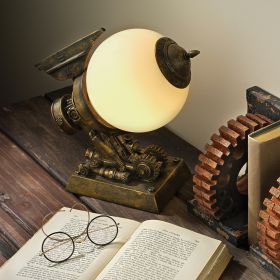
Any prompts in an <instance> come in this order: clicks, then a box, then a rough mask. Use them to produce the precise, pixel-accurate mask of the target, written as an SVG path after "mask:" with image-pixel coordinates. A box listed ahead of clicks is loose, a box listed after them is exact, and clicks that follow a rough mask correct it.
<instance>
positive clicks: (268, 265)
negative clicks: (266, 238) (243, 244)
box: [250, 245, 280, 279]
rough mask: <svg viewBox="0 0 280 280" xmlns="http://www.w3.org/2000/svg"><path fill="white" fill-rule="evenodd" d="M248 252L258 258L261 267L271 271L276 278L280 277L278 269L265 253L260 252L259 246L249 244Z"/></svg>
mask: <svg viewBox="0 0 280 280" xmlns="http://www.w3.org/2000/svg"><path fill="white" fill-rule="evenodd" d="M250 252H251V254H252V255H253V256H255V257H256V258H257V259H258V261H259V263H260V264H261V265H262V267H263V268H265V269H266V270H267V271H269V272H270V273H272V274H273V275H274V276H275V277H276V279H280V269H279V268H278V267H277V266H276V265H275V264H274V263H273V262H272V261H271V260H270V259H269V258H268V257H267V256H266V255H265V254H263V253H262V251H261V250H260V248H259V246H257V245H254V246H250Z"/></svg>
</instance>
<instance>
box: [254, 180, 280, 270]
mask: <svg viewBox="0 0 280 280" xmlns="http://www.w3.org/2000/svg"><path fill="white" fill-rule="evenodd" d="M277 181H278V185H279V186H278V188H275V187H272V188H271V189H270V191H269V193H270V194H271V195H272V196H271V198H265V200H264V202H263V205H264V206H265V207H266V209H265V210H261V211H260V213H259V217H260V218H261V220H260V221H259V222H257V228H258V232H257V238H258V241H259V246H260V249H261V250H262V252H263V253H264V254H265V255H267V256H268V257H269V259H270V260H271V261H272V262H273V263H274V264H275V265H277V266H278V267H280V178H279V179H278V180H277Z"/></svg>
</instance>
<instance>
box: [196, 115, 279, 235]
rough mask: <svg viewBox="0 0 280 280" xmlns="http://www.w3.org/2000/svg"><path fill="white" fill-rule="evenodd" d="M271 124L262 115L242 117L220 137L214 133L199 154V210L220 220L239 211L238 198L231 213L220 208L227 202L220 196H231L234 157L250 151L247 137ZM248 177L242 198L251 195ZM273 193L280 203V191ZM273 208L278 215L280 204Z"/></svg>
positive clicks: (222, 130)
mask: <svg viewBox="0 0 280 280" xmlns="http://www.w3.org/2000/svg"><path fill="white" fill-rule="evenodd" d="M270 123H272V121H271V120H270V119H268V118H266V117H264V116H262V115H259V114H257V115H254V114H250V113H249V114H247V115H246V116H238V117H237V119H236V120H233V119H231V120H229V121H228V123H227V125H228V126H221V127H220V128H219V134H216V133H214V134H213V135H212V136H211V144H206V145H205V153H204V154H200V155H199V158H198V159H199V163H198V164H197V165H196V166H195V175H194V176H193V183H194V186H193V193H194V196H195V198H196V200H197V202H198V205H199V207H201V209H203V211H205V212H206V213H207V214H209V215H210V216H212V217H214V218H215V219H217V220H220V219H222V218H223V217H224V216H225V215H227V214H228V213H229V212H230V211H232V210H234V209H235V208H238V203H239V201H237V200H238V199H236V201H233V202H234V203H233V205H232V207H231V208H230V209H229V210H228V209H227V210H223V209H224V208H223V207H220V206H222V203H223V200H222V198H221V196H220V195H219V194H220V193H224V192H225V194H226V195H229V194H230V193H231V189H230V186H231V185H230V181H232V180H231V179H228V178H230V176H232V175H231V174H230V171H229V168H230V166H231V160H232V158H233V159H234V160H236V159H235V158H234V155H235V156H236V152H238V153H240V149H242V150H241V152H242V151H243V150H244V149H246V147H247V137H248V134H249V133H250V132H253V131H256V130H257V129H259V128H261V127H263V126H266V125H268V124H270ZM244 151H245V150H244ZM246 156H247V153H246V152H243V153H242V157H246ZM245 159H246V158H245ZM245 159H244V160H245ZM226 164H227V165H226ZM224 167H226V168H224ZM246 178H247V177H244V176H243V177H241V178H240V180H238V182H237V184H236V187H237V189H238V190H239V191H240V196H241V195H246V194H247V188H248V185H247V184H246ZM223 179H224V180H223ZM225 179H227V180H225ZM233 179H234V178H233ZM242 180H243V181H242ZM222 181H223V182H224V183H222ZM279 183H280V180H279ZM219 184H220V185H219ZM241 187H242V188H241ZM273 191H274V193H277V195H276V196H277V199H278V198H279V201H280V190H279V191H278V190H273ZM276 196H275V197H276ZM275 199H276V198H275ZM273 203H274V202H273ZM277 205H278V204H277ZM273 207H274V208H273V209H278V210H277V211H278V212H276V211H275V213H280V203H279V208H278V206H277V207H276V206H273ZM273 217H274V216H273ZM274 218H275V217H274ZM270 220H271V223H272V224H273V225H274V226H275V225H276V224H277V222H276V220H273V218H270ZM279 227H280V225H279ZM274 233H275V232H274ZM271 234H272V230H271ZM275 234H276V233H275ZM272 235H273V234H272Z"/></svg>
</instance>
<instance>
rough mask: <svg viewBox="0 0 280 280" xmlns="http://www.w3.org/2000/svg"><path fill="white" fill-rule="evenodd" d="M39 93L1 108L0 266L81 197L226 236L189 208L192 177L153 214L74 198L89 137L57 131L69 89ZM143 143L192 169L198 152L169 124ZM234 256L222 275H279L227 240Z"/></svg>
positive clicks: (125, 213) (118, 212) (117, 211)
mask: <svg viewBox="0 0 280 280" xmlns="http://www.w3.org/2000/svg"><path fill="white" fill-rule="evenodd" d="M69 90H70V89H69V88H65V89H63V90H60V91H58V92H54V93H51V94H48V95H46V96H39V97H36V98H32V99H30V100H27V101H23V102H20V103H17V104H14V105H11V106H5V107H2V108H0V179H1V180H0V193H5V194H6V195H8V196H9V199H7V200H4V199H3V195H2V196H1V194H0V265H2V264H3V263H4V262H5V261H7V260H8V259H9V258H10V257H11V256H12V255H13V254H14V253H15V252H16V251H17V250H18V249H19V248H20V247H21V246H22V245H23V244H24V243H25V242H26V241H27V240H28V239H29V238H30V237H31V236H32V235H33V234H34V233H35V232H36V231H37V230H38V229H39V228H40V227H41V223H42V219H43V217H44V216H45V215H46V214H48V213H49V212H50V211H56V210H58V209H59V208H61V207H62V206H68V207H71V206H72V205H73V204H74V203H75V202H76V201H82V202H83V203H84V204H85V205H87V206H88V208H89V209H90V210H91V211H93V212H98V213H104V214H109V215H115V216H119V217H125V218H129V219H134V220H137V221H140V222H141V221H144V220H147V219H159V220H164V221H167V222H171V223H173V224H176V225H179V226H182V227H184V228H188V229H190V230H194V231H196V232H199V233H202V234H205V235H207V236H210V237H214V238H217V239H220V240H223V238H222V237H221V236H219V235H218V234H217V233H216V232H214V231H212V230H211V229H210V228H208V227H207V226H206V225H204V224H203V223H202V222H201V221H199V220H198V219H197V218H196V217H194V216H192V215H191V214H190V213H188V211H187V206H186V203H185V200H186V199H188V198H189V197H190V195H191V188H192V183H191V180H189V181H188V182H187V184H186V186H185V187H183V188H182V189H181V190H180V191H179V192H178V194H177V196H175V197H174V198H173V199H172V200H171V201H170V202H169V203H168V205H167V206H166V207H165V209H164V210H163V211H162V213H161V214H159V215H158V214H152V213H148V212H144V211H141V210H137V209H132V208H128V207H125V206H121V205H117V204H113V203H109V202H105V201H101V200H97V199H94V198H88V197H84V196H75V195H73V194H71V193H68V192H66V191H65V190H64V186H65V185H66V183H67V179H68V177H69V175H70V174H71V173H72V172H73V171H74V170H75V168H76V166H77V164H78V163H79V162H80V161H81V160H82V159H83V155H84V151H85V149H86V147H88V146H90V143H89V139H88V138H87V137H86V135H84V134H83V133H79V134H76V135H73V136H69V135H65V134H63V133H62V132H60V131H59V130H58V128H57V127H56V125H55V124H54V122H53V121H52V119H51V115H50V104H51V103H50V101H51V100H52V99H53V98H55V97H56V96H58V95H60V94H63V93H65V92H68V91H69ZM137 138H138V139H139V141H140V142H141V143H143V144H147V143H154V144H160V145H161V146H163V147H164V148H165V149H166V151H168V152H169V153H170V154H172V155H174V156H178V157H182V158H184V159H185V161H186V163H187V165H188V167H189V168H190V170H191V171H193V168H194V166H195V164H196V161H197V156H198V154H199V151H198V150H197V149H196V148H194V147H193V146H191V145H190V144H188V143H186V142H185V141H183V140H182V139H180V138H179V137H178V136H176V135H175V134H173V133H172V132H170V131H169V130H168V129H166V128H162V129H159V130H157V131H154V132H152V133H147V134H142V135H137ZM223 241H224V242H225V243H226V244H227V245H228V247H229V250H230V252H231V254H232V255H233V256H234V260H233V261H232V262H231V263H230V265H229V266H228V267H227V269H226V270H225V272H224V274H223V276H222V279H244V280H245V279H246V280H250V279H252V280H261V279H274V278H273V276H272V275H271V274H270V273H268V272H267V271H265V270H264V269H263V268H262V267H261V266H260V264H259V263H258V261H257V260H256V259H255V258H254V257H253V256H252V255H251V254H250V253H249V252H248V251H247V250H245V249H238V248H236V247H234V246H233V245H231V244H230V243H228V242H227V241H226V240H223Z"/></svg>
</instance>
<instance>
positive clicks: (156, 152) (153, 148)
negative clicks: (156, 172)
mask: <svg viewBox="0 0 280 280" xmlns="http://www.w3.org/2000/svg"><path fill="white" fill-rule="evenodd" d="M143 154H149V155H151V156H154V157H156V159H157V161H162V162H163V163H164V162H166V161H167V153H166V152H165V150H164V149H163V148H162V147H161V146H158V145H155V144H152V145H149V146H147V147H146V148H144V149H143Z"/></svg>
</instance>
